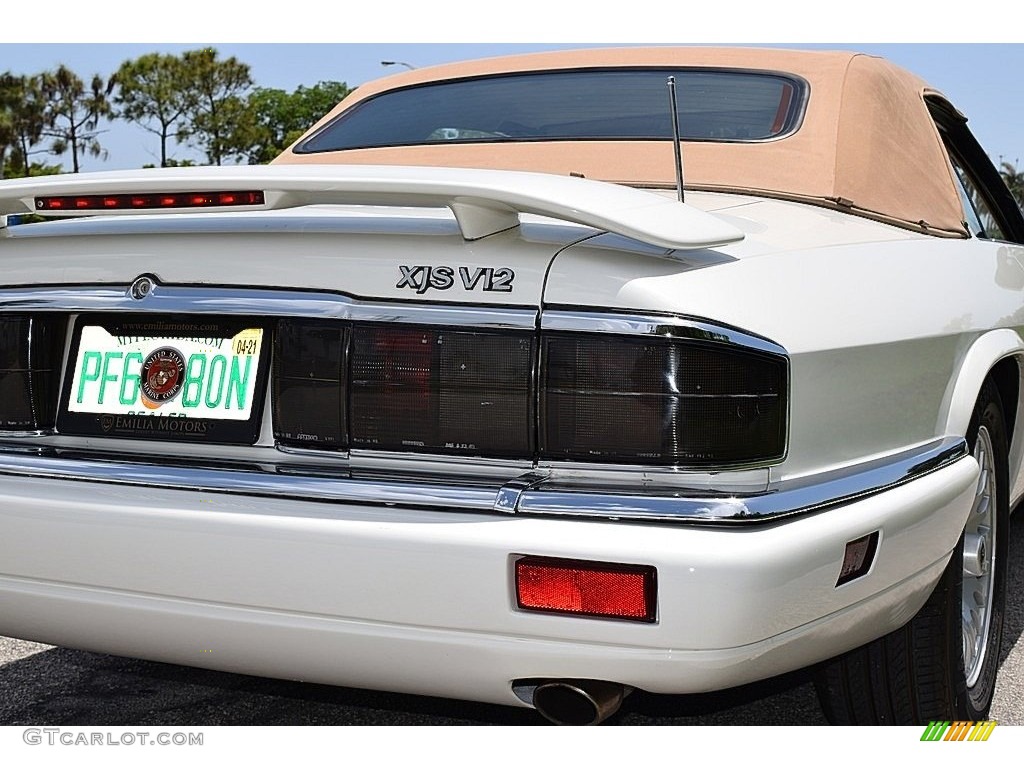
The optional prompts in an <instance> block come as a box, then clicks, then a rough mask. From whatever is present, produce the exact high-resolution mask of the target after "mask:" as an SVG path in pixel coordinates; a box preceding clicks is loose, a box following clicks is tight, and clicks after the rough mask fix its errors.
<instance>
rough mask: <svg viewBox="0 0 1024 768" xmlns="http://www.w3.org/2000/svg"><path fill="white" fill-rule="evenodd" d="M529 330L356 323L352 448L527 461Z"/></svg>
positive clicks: (531, 408)
mask: <svg viewBox="0 0 1024 768" xmlns="http://www.w3.org/2000/svg"><path fill="white" fill-rule="evenodd" d="M534 345H535V342H534V335H533V333H532V332H513V331H493V332H491V331H465V330H453V329H449V328H439V327H430V326H406V325H398V324H395V325H384V324H369V325H358V324H357V325H356V326H355V327H354V329H353V336H352V361H351V368H352V376H351V391H350V412H351V425H350V430H351V441H352V447H353V448H373V449H377V450H386V451H414V452H417V451H422V452H431V453H448V454H456V455H470V456H493V457H512V458H526V457H529V456H531V455H532V454H533V421H534V410H535V409H534V406H533V396H532V392H533V386H532V372H533V360H534V350H535V346H534Z"/></svg>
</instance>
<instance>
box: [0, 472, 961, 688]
mask: <svg viewBox="0 0 1024 768" xmlns="http://www.w3.org/2000/svg"><path fill="white" fill-rule="evenodd" d="M977 474H978V472H977V465H976V464H975V463H974V462H973V460H972V459H969V458H968V459H964V460H962V461H960V462H958V463H956V464H955V465H953V466H952V467H950V468H949V469H947V470H943V471H941V472H936V473H933V474H930V475H928V476H927V477H925V478H923V479H922V480H919V481H916V482H914V483H912V484H909V485H906V486H903V487H901V488H898V489H895V490H893V491H890V492H888V493H885V494H881V495H878V496H875V497H872V498H870V499H866V500H863V501H860V502H857V503H854V504H851V505H850V506H849V507H846V508H842V509H835V510H833V511H832V512H830V513H829V514H824V515H816V516H812V517H808V518H804V519H802V520H799V521H795V522H792V523H789V524H786V525H782V526H774V527H769V528H762V529H755V530H740V531H729V530H714V529H706V530H697V529H687V528H681V529H680V528H676V529H672V528H660V527H650V526H628V525H627V526H624V525H621V524H616V523H611V522H579V521H572V520H531V519H513V518H502V517H497V518H496V517H493V516H484V515H476V516H474V515H461V516H455V517H453V516H452V515H451V514H450V513H442V512H429V511H420V512H416V511H413V510H388V509H382V508H379V507H376V508H375V507H358V506H347V505H342V506H339V505H325V504H315V503H312V502H307V503H294V502H282V501H272V500H266V499H257V498H246V497H241V498H233V497H224V496H216V495H203V494H198V493H192V492H181V491H161V490H158V489H150V490H147V491H145V492H129V493H125V492H124V490H123V489H120V488H117V487H110V486H103V485H95V484H89V485H83V484H78V483H55V482H53V481H48V480H37V479H27V478H26V479H13V478H3V481H2V487H3V492H4V496H5V503H4V505H3V507H2V508H0V528H2V529H3V530H4V532H5V535H4V536H3V537H2V538H0V563H2V564H3V568H2V575H0V609H2V610H0V632H3V633H6V634H12V635H16V636H19V637H24V638H26V639H35V640H41V641H46V642H51V643H61V644H67V645H72V646H75V647H80V648H85V649H92V650H101V651H105V652H113V653H124V654H131V655H137V656H143V657H147V658H152V659H158V660H163V661H170V662H175V663H183V664H191V665H195V666H203V667H210V668H215V669H223V670H229V671H234V672H244V673H250V674H252V673H255V674H264V675H274V676H280V677H286V678H297V679H302V680H311V681H319V682H326V683H333V684H341V685H349V686H361V687H370V688H385V689H390V690H401V691H408V692H412V693H423V694H432V695H444V696H453V697H462V698H471V699H477V700H483V701H493V702H497V703H504V704H515V703H517V702H518V700H517V699H516V698H515V696H514V695H513V694H512V690H511V685H512V681H513V680H516V679H521V678H538V677H539V678H545V677H582V678H597V679H610V680H616V681H618V682H621V683H624V684H627V685H632V686H636V687H640V688H644V689H648V690H651V691H656V692H666V693H668V692H674V693H681V692H699V691H707V690H714V689H718V688H725V687H729V686H732V685H737V684H740V683H743V682H749V681H751V680H756V679H759V678H762V677H767V676H770V675H774V674H777V673H781V672H784V671H787V670H791V669H796V668H799V667H803V666H806V665H807V664H810V663H813V662H815V661H819V660H822V659H824V658H827V657H829V656H831V655H833V654H835V653H837V652H839V651H841V650H846V649H849V648H852V647H854V646H856V645H858V644H860V643H862V642H866V641H867V640H869V639H870V638H871V637H875V636H877V635H879V634H884V633H885V632H887V631H890V630H892V629H895V628H896V627H898V626H899V625H900V624H902V623H903V622H905V621H906V620H907V619H909V618H910V617H911V616H912V615H913V614H914V613H915V612H916V611H917V610H918V608H919V607H920V605H921V604H922V602H923V601H924V599H925V598H926V596H927V594H928V592H929V591H930V589H931V585H932V582H933V580H934V579H935V578H937V576H938V574H939V573H940V572H941V570H942V568H943V566H944V565H945V561H946V558H947V556H948V551H949V550H948V546H949V545H948V542H949V541H950V540H955V538H956V536H957V535H958V534H957V532H958V531H959V530H960V527H961V525H962V521H961V515H962V511H963V508H964V505H965V504H966V505H969V504H970V500H971V497H972V493H973V485H974V483H975V482H976V479H977ZM872 530H880V531H881V544H880V551H879V556H878V559H877V560H876V562H875V566H874V569H873V571H872V573H871V574H869V575H868V576H867V577H865V578H863V579H860V580H858V581H856V582H853V583H850V584H848V585H844V586H843V587H842V588H839V589H836V588H835V581H836V575H837V573H838V571H839V567H840V565H841V563H842V559H843V550H844V544H845V542H847V541H849V540H851V539H855V538H858V537H860V536H863V535H864V534H865V533H868V532H870V531H872ZM520 553H531V554H539V555H555V556H558V557H576V558H583V559H591V560H599V561H606V560H615V561H626V562H646V563H651V564H653V565H655V566H656V567H657V568H658V573H659V583H660V585H661V586H660V596H659V617H658V622H657V623H656V624H642V625H636V624H628V623H624V622H616V621H608V620H602V619H578V618H568V619H567V618H565V617H559V616H545V615H537V614H530V613H526V612H522V611H518V610H516V608H515V598H514V592H513V588H512V582H511V573H512V556H513V555H515V554H520Z"/></svg>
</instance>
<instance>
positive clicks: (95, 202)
mask: <svg viewBox="0 0 1024 768" xmlns="http://www.w3.org/2000/svg"><path fill="white" fill-rule="evenodd" d="M263 203H264V195H263V192H261V191H259V190H244V191H238V192H173V193H164V194H140V195H58V196H53V197H37V198H36V210H37V211H39V212H40V213H72V212H75V211H81V212H88V211H119V210H120V211H124V210H148V209H160V208H231V207H235V206H239V205H263Z"/></svg>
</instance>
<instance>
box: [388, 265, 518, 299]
mask: <svg viewBox="0 0 1024 768" xmlns="http://www.w3.org/2000/svg"><path fill="white" fill-rule="evenodd" d="M398 269H399V270H401V273H402V277H401V279H400V280H399V281H398V283H397V285H395V287H396V288H411V289H412V290H414V291H416V293H426V292H427V291H429V290H430V289H431V288H433V289H435V290H438V291H447V290H448V289H450V288H454V287H456V286H458V285H461V286H462V288H463V289H465V290H467V291H476V290H479V291H494V292H498V293H511V292H512V281H513V280H515V279H516V273H515V272H514V271H512V270H511V269H509V268H508V267H497V268H495V267H459V268H458V269H456V268H455V267H448V266H443V265H442V266H427V265H418V266H411V267H409V266H404V265H403V266H399V267H398Z"/></svg>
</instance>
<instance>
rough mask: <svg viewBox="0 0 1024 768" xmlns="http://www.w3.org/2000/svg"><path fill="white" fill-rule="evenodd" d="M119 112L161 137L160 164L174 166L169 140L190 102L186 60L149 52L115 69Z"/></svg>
mask: <svg viewBox="0 0 1024 768" xmlns="http://www.w3.org/2000/svg"><path fill="white" fill-rule="evenodd" d="M112 82H113V83H114V85H115V86H116V88H117V91H116V94H115V96H114V99H113V101H114V104H115V105H116V107H117V111H116V116H117V117H120V118H122V119H123V120H127V121H128V122H130V123H135V124H137V125H139V126H141V127H142V128H143V129H145V130H147V131H149V132H150V133H155V134H156V135H157V136H159V137H160V165H161V167H167V166H170V165H172V164H174V163H173V161H171V160H169V159H168V157H167V143H168V141H169V140H170V139H172V138H175V137H177V135H178V131H177V130H176V128H175V125H176V124H177V123H178V122H179V121H180V120H181V118H182V116H183V115H184V114H185V112H186V110H187V109H188V106H189V98H188V96H189V94H188V80H187V78H186V73H185V64H184V62H183V60H182V59H181V58H179V57H178V56H173V55H171V54H160V53H147V54H146V55H144V56H140V57H139V58H137V59H132V60H129V61H126V62H124V63H123V64H122V65H121V66H120V68H119V69H118V70H117V72H116V73H114V76H113V78H112Z"/></svg>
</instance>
